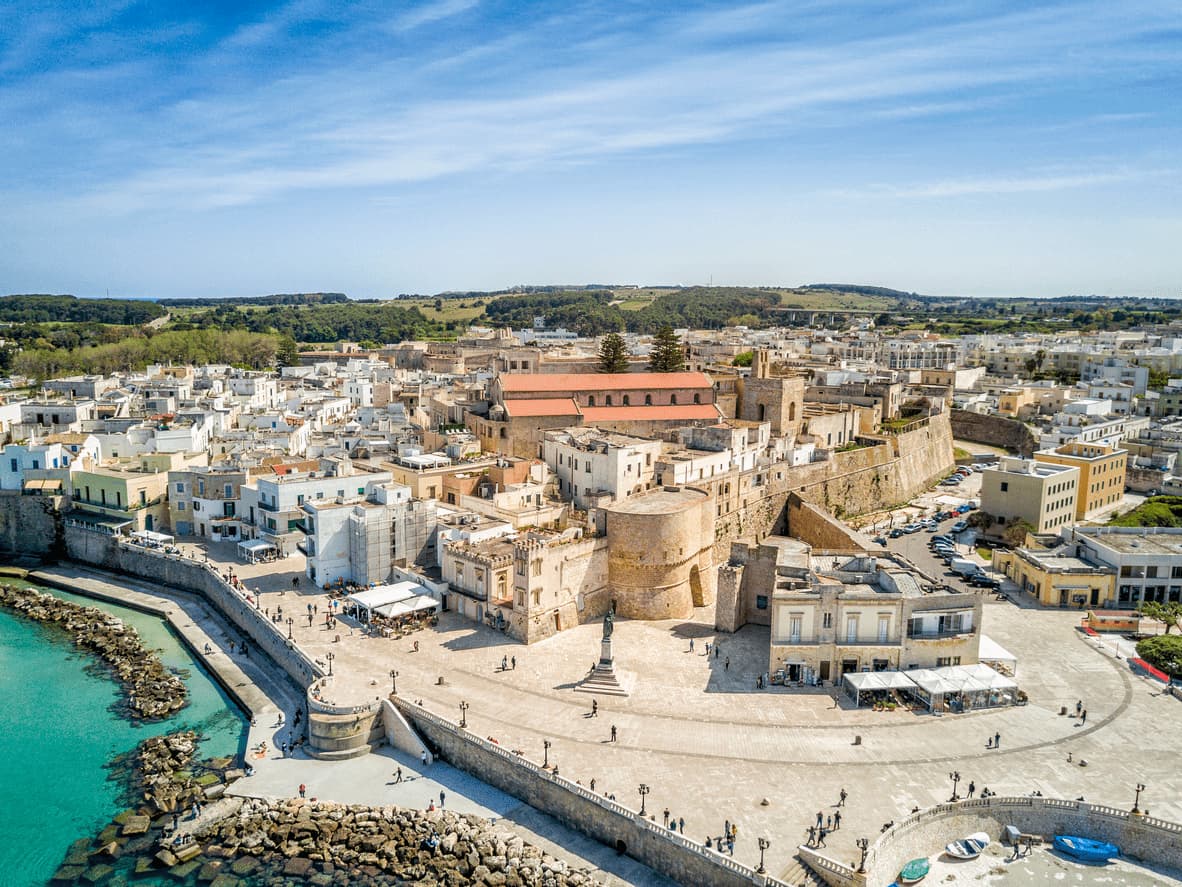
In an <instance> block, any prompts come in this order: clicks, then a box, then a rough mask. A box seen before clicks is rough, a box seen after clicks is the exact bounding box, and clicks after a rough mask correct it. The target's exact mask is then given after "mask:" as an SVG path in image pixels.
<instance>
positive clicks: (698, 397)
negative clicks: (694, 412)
mask: <svg viewBox="0 0 1182 887" xmlns="http://www.w3.org/2000/svg"><path fill="white" fill-rule="evenodd" d="M701 402H702V395H700V394H695V395H694V403H701Z"/></svg>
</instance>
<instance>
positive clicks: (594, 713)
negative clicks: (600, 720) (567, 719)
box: [591, 699, 599, 718]
mask: <svg viewBox="0 0 1182 887" xmlns="http://www.w3.org/2000/svg"><path fill="white" fill-rule="evenodd" d="M591 717H593V718H597V717H599V700H598V699H592V700H591Z"/></svg>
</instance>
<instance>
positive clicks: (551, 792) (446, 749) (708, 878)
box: [394, 699, 782, 887]
mask: <svg viewBox="0 0 1182 887" xmlns="http://www.w3.org/2000/svg"><path fill="white" fill-rule="evenodd" d="M394 704H395V705H396V706H397V708H398V710H399V711H400V712H402V714H403V716H404V717H406V719H407V720H408V721H410V722H411V724H413V725H414V727H415V729H416V730H417V731H418V732H419V734H420V735H422V736H423V737H424V738H425V739H426V741H427V743H428V745H430V746H431V747H433V748H434V749H436V751H437V753H438V756H439V757H441V758H443V760H445V761H447V762H448V763H449V764H451V765H453V766H455V767H458V768H460V769H461V770H465V771H467V772H469V773H472V774H475V775H477V776H479V777H480V778H481V779H483V780H484V781H485V782H488V783H489V784H491V785H493V786H496V787H497V788H499V789H501V790H502V791H504V792H507V793H509V794H511V795H513V796H514V797H517V798H520V799H521V800H523V801H525V802H526V803H528V804H529V805H530V806H532V807H535V808H537V809H538V810H541V811H542V812H543V813H547V814H549V815H551V816H553V817H554V818H555V819H557V820H558V821H559V822H561V823H562V824H563V825H566V826H568V827H570V828H573V829H575V830H576V831H579V832H582V833H583V834H585V835H588V836H589V837H591V838H594V839H595V840H597V841H599V842H601V843H603V844H606V845H607V846H609V847H614V848H616V850H617V851H618V852H620V853H626V854H627V855H628V856H631V857H632V858H633V859H636V860H638V861H640V862H642V863H644V864H645V865H647V866H648V867H649V868H651V869H654V870H655V871H657V872H660V873H661V874H663V875H666V876H668V877H670V878H672V879H673V880H675V881H677V882H678V883H679V884H710V885H712V887H750V885H751V884H767V885H781V882H779V881H777V880H775V879H773V878H770V877H767V876H765V875H760V874H758V873H756V872H755V871H754V870H753V869H751V868H749V867H748V866H745V865H742V864H740V863H737V862H735V861H734V860H732V859H730V858H729V857H724V856H721V855H719V854H717V853H715V852H713V851H711V850H707V849H706V848H705V847H703V846H702V845H701V844H698V843H697V842H696V841H691V840H689V839H687V838H685V837H683V836H681V835H679V834H676V833H674V832H672V831H670V830H669V829H666V828H662V827H661V826H660V825H658V824H657V823H655V822H652V821H650V820H648V819H645V818H642V817H641V816H640V815H639V814H638V813H637V812H636V811H634V810H630V809H628V808H627V807H625V806H623V805H622V804H619V803H617V802H615V801H611V800H609V799H607V798H605V797H603V796H601V795H597V794H595V793H594V792H591V791H589V790H588V789H586V788H584V787H583V786H581V785H578V784H577V783H575V782H572V781H570V780H568V779H565V778H563V777H561V776H554V775H552V774H551V773H550V772H549V771H546V770H543V769H542V768H541V767H540V766H538V765H537V764H535V763H533V762H532V761H529V760H526V759H525V758H523V757H521V756H520V755H515V754H513V753H512V752H510V751H508V750H506V749H503V748H501V747H500V746H498V745H495V744H493V743H491V742H488V741H486V740H484V739H481V738H479V737H477V736H473V735H472V734H471V733H468V732H467V731H466V730H461V729H459V728H458V727H457V726H456V725H455V724H452V723H451V722H449V721H446V720H444V719H443V718H440V717H438V716H437V715H433V714H431V713H430V712H426V711H424V710H423V709H421V708H419V707H418V706H415V705H410V704H408V703H407V702H405V701H404V700H401V699H396V700H395V701H394ZM781 887H782V885H781Z"/></svg>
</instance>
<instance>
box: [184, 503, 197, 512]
mask: <svg viewBox="0 0 1182 887" xmlns="http://www.w3.org/2000/svg"><path fill="white" fill-rule="evenodd" d="M182 504H183V503H182ZM193 510H194V511H200V510H201V503H200V502H194V503H193Z"/></svg>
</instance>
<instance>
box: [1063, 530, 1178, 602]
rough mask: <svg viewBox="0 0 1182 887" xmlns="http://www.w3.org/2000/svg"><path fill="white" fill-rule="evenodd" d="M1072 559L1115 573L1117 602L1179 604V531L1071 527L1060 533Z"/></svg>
mask: <svg viewBox="0 0 1182 887" xmlns="http://www.w3.org/2000/svg"><path fill="white" fill-rule="evenodd" d="M1062 536H1063V538H1064V539H1065V540H1066V541H1067V542H1069V543H1074V544H1075V546H1076V553H1075V556H1076V557H1078V558H1080V559H1082V560H1084V561H1087V562H1088V563H1092V564H1103V565H1105V566H1108V567H1112V568H1113V569H1115V570H1116V601H1117V606H1118V607H1121V608H1129V609H1132V608H1133V607H1136V606H1137V605H1138V604H1140V603H1142V602H1143V601H1157V602H1166V601H1182V528H1175V527H1074V528H1071V529H1065V530H1063V531H1062Z"/></svg>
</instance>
